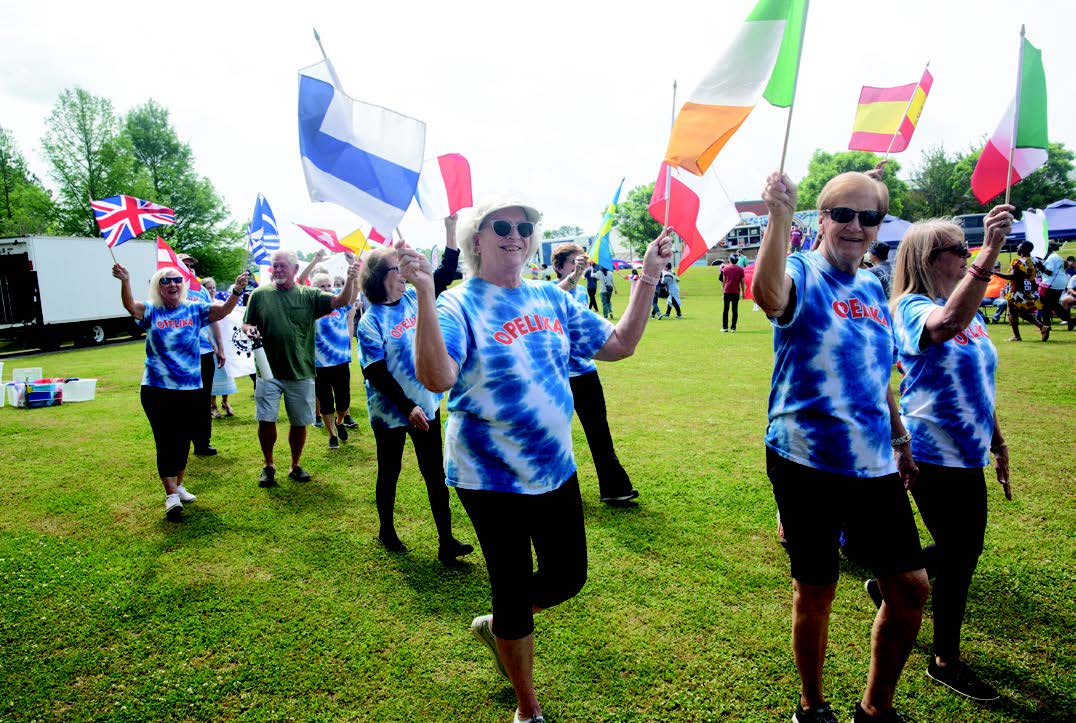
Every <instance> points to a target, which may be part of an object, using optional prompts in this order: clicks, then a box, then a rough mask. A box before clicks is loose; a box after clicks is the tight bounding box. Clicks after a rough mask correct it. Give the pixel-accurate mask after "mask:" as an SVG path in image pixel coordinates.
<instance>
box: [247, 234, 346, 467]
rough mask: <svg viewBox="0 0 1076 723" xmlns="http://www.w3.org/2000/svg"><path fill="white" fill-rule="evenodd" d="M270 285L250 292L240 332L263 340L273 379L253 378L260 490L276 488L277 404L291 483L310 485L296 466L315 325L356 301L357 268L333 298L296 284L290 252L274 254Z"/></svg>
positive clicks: (310, 391) (310, 416)
mask: <svg viewBox="0 0 1076 723" xmlns="http://www.w3.org/2000/svg"><path fill="white" fill-rule="evenodd" d="M270 260H271V262H272V267H271V268H272V283H271V284H267V285H264V286H261V287H259V288H257V289H255V290H254V292H253V293H252V294H251V295H250V299H249V301H248V302H247V311H246V316H245V317H244V322H245V323H244V324H243V331H244V332H246V334H247V336H249V337H250V338H251V339H258V338H260V339H261V340H262V344H263V346H264V348H265V356H266V357H267V358H268V360H269V367H270V369H271V371H272V374H273V378H272V379H265V378H262V377H259V378H258V383H257V385H256V386H255V388H254V401H255V415H254V416H255V419H257V420H258V443H259V444H260V446H261V451H262V457H263V461H264V465H263V467H262V471H261V475H260V476H259V477H258V485H259V486H260V487H274V486H276V467H275V465H274V459H273V447H274V446H275V445H276V440H277V417H278V415H279V414H280V401H281V398H283V400H284V407H285V409H286V410H287V413H288V422H289V425H290V427H289V430H288V447H289V448H290V450H291V471H290V472H289V473H288V477H290V478H291V479H292V480H294V481H296V482H309V481H310V474H309V473H308V472H307V471H306V470H304V469H303V468H302V466H301V465H300V464H299V462H300V459H301V457H302V454H303V447H304V446H305V444H306V427H307V425H309V424H311V423H312V422H313V421H314V369H315V367H314V322H315V320H317V319H319V318H321V317H322V316H325V315H326V314H328V313H329V312H330V311H332V310H333V309H339V308H340V307H342V306H346V305H347V304H349V303H350V302H351V300H352V299H354V298H355V289H356V288H357V286H358V281H357V279H358V275H359V265H358V262H355V263H353V264H351V266H350V267H349V268H348V270H347V281H346V283H345V284H344V288H342V289H341V290H340V292H339V293H337V294H336V295H335V296H334V295H332V294H328V293H326V292H324V291H321V290H320V289H315V288H313V287H310V286H302V285H299V284H296V283H295V277H296V275H297V274H298V273H299V260H298V258H297V257H296V256H295V252H294V251H286V250H283V249H281V250H278V251H275V252H273V255H272V257H271V258H270Z"/></svg>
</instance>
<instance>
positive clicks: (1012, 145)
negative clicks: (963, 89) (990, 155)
mask: <svg viewBox="0 0 1076 723" xmlns="http://www.w3.org/2000/svg"><path fill="white" fill-rule="evenodd" d="M1023 79H1024V26H1023V25H1021V26H1020V59H1019V60H1018V61H1017V63H1016V99H1015V100H1014V101H1013V111H1012V138H1011V139H1010V140H1009V170H1008V171H1007V172H1006V173H1005V203H1006V204H1008V203H1009V191H1011V190H1012V157H1013V154H1014V153H1015V152H1016V131H1017V129H1019V128H1020V85H1021V82H1022V81H1023Z"/></svg>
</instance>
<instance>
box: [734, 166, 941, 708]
mask: <svg viewBox="0 0 1076 723" xmlns="http://www.w3.org/2000/svg"><path fill="white" fill-rule="evenodd" d="M762 197H763V199H764V200H765V202H766V206H767V208H768V209H769V212H770V222H769V225H768V226H767V228H766V231H765V234H764V236H763V239H762V246H761V248H760V249H759V253H758V258H757V260H756V262H755V276H754V279H753V281H752V284H751V290H752V292H753V293H754V296H755V299H756V300H757V302H758V304H759V306H761V307H762V308H763V309H764V310H765V312H766V314H767V316H769V317H770V321H771V323H772V324H773V327H774V332H773V347H774V370H773V386H772V389H771V391H770V401H769V425H768V427H767V429H766V439H765V442H766V466H767V474H768V475H769V478H770V482H771V483H772V485H773V493H774V498H775V499H776V500H777V507H778V509H779V510H780V515H781V522H782V523H783V524H784V532H785V540H786V543H787V544H786V549H787V551H788V554H789V558H790V560H791V563H792V578H793V601H792V648H793V653H794V655H795V660H796V667H797V669H798V672H799V677H800V685H801V687H800V700H799V705H798V706H797V707H796V711H795V713H794V714H793V717H792V720H793V721H795V722H796V723H835V721H837V716H836V714H835V712H834V711H833V710H832V709H831V708H830V707H829V705H828V703H827V702H826V699H825V696H824V695H823V690H822V688H823V686H822V665H823V662H824V661H825V655H826V643H827V640H828V633H829V618H830V609H831V606H832V603H833V598H834V595H835V593H836V589H837V579H838V560H839V550H838V540H839V538H840V533H841V532H842V531H843V532H844V533H845V538H846V541H847V543H848V544H850V545H853V546H855V547H856V548H857V550H861V551H862V557H863V559H864V560H865V561H866V562H867V563H868V564H869V565H870V567H871V568H872V569H873V571H874V573H875V575H876V576H877V578H878V582H879V586H880V588H881V592H882V596H883V598H884V600H885V602H884V603H883V604H882V606H881V609H880V610H879V612H878V615H877V617H876V619H875V621H874V629H873V631H872V635H871V643H872V645H871V660H870V672H869V675H868V678H867V686H866V689H865V691H864V693H863V697H862V700H861V701H860V702H859V703H857V704H856V708H855V717H854V721H855V723H862V722H864V721H886V722H887V723H893V722H895V721H901V720H904V718H903V717H902V716H901V715H900V714H898V713H897V712H896V711H895V710H894V708H893V695H894V692H895V690H896V686H897V681H898V679H899V678H900V673H901V670H902V669H903V668H904V663H905V661H906V660H907V657H908V654H909V653H910V652H911V649H912V644H913V643H914V642H915V636H916V633H917V632H918V631H919V625H920V622H921V621H922V614H923V604H924V602H925V601H926V598H927V595H928V593H929V590H930V587H929V583H928V581H927V575H926V571H925V570H924V569H923V553H922V550H921V549H920V546H919V533H918V531H917V530H916V526H915V519H914V517H913V516H912V509H911V504H910V503H909V501H908V495H907V493H906V492H905V485H906V484H909V483H910V482H911V481H912V479H914V476H915V463H914V462H913V461H912V457H911V448H910V445H909V441H910V439H911V438H910V437H909V436H908V435H907V433H906V432H905V429H904V425H903V423H902V422H901V419H900V415H899V413H898V410H897V405H896V402H895V400H894V397H893V393H892V390H891V389H890V386H889V379H890V375H891V373H892V369H893V363H894V362H895V361H896V359H895V355H894V340H893V323H892V319H891V317H890V313H889V308H888V306H887V303H886V302H887V299H886V298H885V293H884V292H883V290H882V285H881V283H880V282H879V281H878V279H877V277H875V276H874V275H873V274H871V273H870V272H869V271H861V270H859V264H860V261H862V259H863V254H864V253H865V252H866V251H867V249H868V248H869V247H870V245H871V244H872V243H874V241H875V240H876V239H877V237H878V226H879V224H880V223H881V222H882V219H883V218H884V217H885V213H886V210H887V209H888V207H889V190H888V189H887V188H886V186H885V184H884V183H882V182H881V181H880V180H878V179H877V178H876V177H875V176H874V175H873V173H872V174H866V173H842V174H840V175H838V176H836V177H834V178H832V179H831V180H830V181H829V182H828V183H827V184H826V185H825V187H824V188H823V189H822V191H821V193H819V195H818V207H819V233H818V243H817V245H816V247H815V250H813V251H808V252H806V253H799V254H795V255H792V256H788V257H787V259H786V247H787V243H788V234H789V230H790V228H791V225H792V212H793V211H794V210H795V208H796V187H795V185H793V183H792V181H791V180H790V179H789V178H788V176H786V175H784V174H781V173H774V174H771V175H770V177H769V178H768V179H767V181H766V187H765V189H764V190H763V195H762Z"/></svg>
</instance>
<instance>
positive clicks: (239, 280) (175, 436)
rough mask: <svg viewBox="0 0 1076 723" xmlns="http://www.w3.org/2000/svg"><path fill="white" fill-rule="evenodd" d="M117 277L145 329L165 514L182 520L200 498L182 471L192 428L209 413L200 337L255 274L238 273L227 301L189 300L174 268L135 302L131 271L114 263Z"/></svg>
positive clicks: (150, 412) (149, 409)
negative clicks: (204, 397)
mask: <svg viewBox="0 0 1076 723" xmlns="http://www.w3.org/2000/svg"><path fill="white" fill-rule="evenodd" d="M112 275H113V276H115V277H116V278H117V279H119V280H120V300H121V302H122V303H123V308H124V309H126V310H127V313H129V314H130V315H131V316H133V317H134V319H135V321H136V322H137V323H138V325H139V326H140V327H142V328H143V329H145V330H146V365H145V371H144V372H143V374H142V390H141V397H142V409H143V410H144V411H145V413H146V417H147V418H148V419H149V425H150V428H151V429H152V430H153V441H154V443H155V444H156V447H157V474H158V475H159V476H160V478H161V484H163V485H164V495H165V497H164V509H165V515H166V516H167V517H168V519H170V520H177V519H179V518H180V517H181V516H182V513H183V503H184V502H194V500H195V496H194V495H193V494H191V493H190V492H188V491H187V490H186V488H185V487H184V486H183V474H184V472H185V471H186V468H187V455H188V453H189V452H190V445H191V435H192V432H193V430H194V429H195V425H196V423H197V421H198V420H199V419H200V418H201V417H203V416H205V414H206V409H205V406H204V405H203V404H202V397H201V394H202V391H201V390H202V370H201V359H200V354H199V337H200V336H201V332H202V329H203V327H206V326H208V325H209V324H211V323H213V322H215V321H217V320H219V319H221V318H223V317H224V316H225V315H226V314H228V313H229V312H231V310H232V309H234V308H235V303H236V301H238V299H239V296H240V294H242V293H243V289H244V288H245V287H246V285H247V281H249V279H250V274H248V273H247V272H246V271H244V272H243V273H241V274H239V276H237V277H236V279H235V286H234V287H233V288H232V294H231V296H230V297H229V298H228V300H227V301H226V302H224V303H223V304H216V303H215V304H206V303H204V302H200V301H188V300H187V283H186V281H185V279H184V277H183V275H182V274H181V273H180V272H179V271H178V270H176V269H174V268H171V267H169V268H163V269H159V270H158V271H157V273H155V274H154V275H153V277H152V278H151V279H150V281H149V293H148V297H149V298H148V299H147V300H146V301H135V299H134V295H133V294H132V293H131V274H130V272H129V271H128V270H127V269H126V268H125V267H124V266H123V265H121V264H116V265H115V266H113V267H112Z"/></svg>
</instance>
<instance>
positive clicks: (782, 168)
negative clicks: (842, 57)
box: [778, 0, 811, 173]
mask: <svg viewBox="0 0 1076 723" xmlns="http://www.w3.org/2000/svg"><path fill="white" fill-rule="evenodd" d="M810 4H811V3H810V0H804V2H803V23H802V24H801V25H800V45H799V51H798V52H797V53H796V79H795V80H794V81H793V82H792V102H790V103H789V104H788V121H787V122H786V123H785V142H784V145H783V146H782V148H781V166H780V168H779V169H778V170H779V172H780V173H784V172H785V157H786V156H787V155H788V137H789V135H790V134H791V133H792V108H793V107H794V106H795V105H796V86H797V85H799V79H800V60H801V59H802V58H803V36H804V35H806V34H807V11H808V9H809V8H810Z"/></svg>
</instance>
